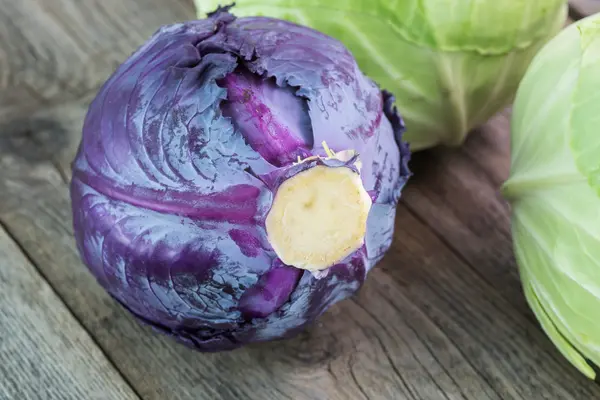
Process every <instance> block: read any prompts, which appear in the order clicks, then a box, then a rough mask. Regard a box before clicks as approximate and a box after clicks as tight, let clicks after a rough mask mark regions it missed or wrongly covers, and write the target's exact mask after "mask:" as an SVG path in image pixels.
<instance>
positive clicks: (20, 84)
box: [0, 0, 600, 400]
mask: <svg viewBox="0 0 600 400" xmlns="http://www.w3.org/2000/svg"><path fill="white" fill-rule="evenodd" d="M578 3H579V5H581V4H583V3H582V2H578ZM590 4H591V3H590ZM191 18H194V12H193V8H192V4H191V1H186V0H19V1H13V0H0V399H18V400H20V399H71V398H72V399H130V398H138V397H139V398H143V399H161V400H162V399H169V400H170V399H207V400H208V399H211V400H212V399H223V400H225V399H226V400H233V399H257V400H258V399H260V400H266V399H294V400H304V399H306V400H309V399H311V400H312V399H319V400H320V399H340V400H341V399H359V400H361V399H371V400H376V399H409V400H421V399H431V400H438V399H440V400H444V399H446V400H454V399H461V400H467V399H469V400H470V399H473V400H485V399H494V400H500V399H523V400H530V399H534V400H535V399H549V400H555V399H582V400H583V399H585V400H588V399H594V398H600V387H599V386H598V385H596V384H595V383H593V382H591V381H588V380H586V379H585V378H583V377H582V376H581V375H580V374H579V373H578V372H577V371H576V370H575V369H574V368H572V367H571V366H570V365H569V364H568V363H567V362H566V361H565V360H564V359H563V358H562V357H561V356H560V354H559V353H558V351H557V350H556V349H555V348H554V346H553V345H552V344H551V343H550V342H549V340H548V339H547V338H546V337H545V335H544V334H543V332H542V331H541V329H540V328H539V326H538V324H537V322H536V320H535V318H534V317H533V315H532V313H531V312H530V310H529V308H528V306H527V304H526V303H525V300H524V298H523V295H522V292H521V287H520V282H519V278H518V273H517V268H516V265H515V262H514V259H513V256H512V247H511V242H510V230H509V214H508V210H507V207H506V204H505V203H504V202H503V201H502V200H501V198H500V197H499V195H498V190H497V188H498V185H499V184H500V183H501V182H502V181H503V180H504V179H505V178H506V176H507V173H508V162H509V157H508V150H509V149H508V118H509V110H507V111H506V112H504V113H502V114H500V115H498V116H497V117H495V118H494V119H492V120H491V121H489V123H488V124H486V125H485V126H484V127H482V128H481V129H479V130H478V131H477V132H474V134H473V135H472V136H471V138H470V139H469V141H468V142H467V143H466V144H465V146H464V147H463V148H461V149H458V150H452V151H449V150H442V149H436V150H432V151H427V152H423V153H420V154H418V155H416V156H415V158H414V161H413V163H412V167H413V169H414V171H415V173H416V176H415V179H413V181H412V182H411V183H410V185H409V186H408V187H407V188H406V191H405V192H404V195H403V199H402V201H401V204H400V206H399V208H398V217H397V222H396V234H395V237H396V239H395V242H394V244H393V247H392V249H391V250H390V252H389V254H388V255H387V256H386V258H385V259H384V260H383V261H382V262H381V264H380V265H379V266H378V267H377V268H376V269H375V270H374V271H373V272H372V273H371V274H370V276H369V279H368V281H367V283H366V284H365V286H364V287H363V289H362V290H361V291H360V292H359V293H358V294H357V295H356V296H355V297H354V298H352V299H349V300H347V301H344V302H342V303H339V304H338V305H336V306H334V307H333V308H332V309H330V310H329V311H328V312H327V313H326V314H325V315H324V316H323V317H322V318H321V319H320V320H319V321H318V322H317V323H315V324H314V325H313V326H311V327H310V328H309V329H307V330H306V331H305V332H304V333H302V334H301V335H299V336H298V337H296V338H294V339H291V340H288V341H285V342H278V343H270V344H263V345H255V346H250V347H248V348H244V349H240V350H236V351H232V352H228V353H221V354H201V353H196V352H192V351H190V350H189V349H187V348H184V347H182V346H180V345H178V344H175V343H174V342H172V341H171V340H170V339H168V338H165V337H162V336H158V335H156V334H154V333H152V332H151V331H150V330H149V329H148V328H146V327H143V326H140V325H139V324H138V323H137V322H135V321H134V320H133V319H132V317H131V316H130V315H128V314H127V313H126V312H125V311H124V310H123V309H122V308H121V307H119V306H118V305H117V304H116V303H115V302H114V301H113V300H111V299H110V298H109V296H108V295H107V294H106V293H105V292H104V291H103V290H102V289H101V288H100V287H99V286H98V285H97V284H96V282H95V281H94V279H93V278H92V276H91V275H90V274H89V273H88V272H87V270H86V269H85V267H84V266H83V265H82V264H81V262H80V260H79V257H78V256H77V253H76V249H75V245H74V242H73V238H72V231H71V215H70V205H69V197H68V187H67V182H68V179H69V176H70V170H69V163H70V161H71V159H72V158H73V155H74V152H75V149H76V146H77V144H78V141H79V137H80V129H81V123H82V118H83V116H84V114H85V111H86V107H87V104H88V102H89V100H90V99H91V97H92V96H93V95H94V93H95V91H96V90H97V88H98V85H99V84H101V83H102V82H103V81H104V80H105V79H106V78H107V76H108V75H109V74H110V73H111V72H112V70H113V69H114V67H115V66H116V65H117V64H118V63H119V62H121V61H123V60H124V59H125V58H126V57H127V56H128V54H130V53H131V51H132V50H133V49H135V47H136V46H138V45H139V44H141V43H142V42H143V41H144V40H145V39H146V38H147V37H148V36H149V35H150V34H151V33H153V32H154V31H155V30H156V29H157V28H158V27H159V26H160V25H163V24H168V23H173V22H176V21H181V20H185V19H191Z"/></svg>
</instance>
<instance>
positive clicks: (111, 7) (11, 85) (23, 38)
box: [0, 0, 194, 119]
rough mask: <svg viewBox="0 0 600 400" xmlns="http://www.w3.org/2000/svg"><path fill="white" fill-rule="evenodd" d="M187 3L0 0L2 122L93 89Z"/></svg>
mask: <svg viewBox="0 0 600 400" xmlns="http://www.w3.org/2000/svg"><path fill="white" fill-rule="evenodd" d="M192 18H194V10H193V6H192V2H191V1H189V0H169V1H168V6H166V4H165V2H164V0H137V1H131V0H129V1H122V0H85V1H73V0H19V1H13V0H0V119H1V118H2V117H6V118H8V117H18V116H24V115H27V114H28V113H30V112H32V111H33V110H36V109H38V108H40V107H42V106H44V105H46V104H56V103H58V102H63V101H68V100H72V99H76V98H79V97H81V96H82V95H84V94H86V93H89V92H93V91H95V89H96V88H97V87H98V86H99V85H100V84H102V82H104V80H105V79H106V78H107V77H108V75H109V74H110V73H111V72H112V71H113V70H114V68H115V67H116V66H117V65H118V64H119V63H120V62H122V61H123V60H124V59H125V58H126V57H127V56H128V55H129V54H130V53H131V52H132V51H133V50H134V49H135V48H136V47H138V46H139V45H141V44H142V43H143V42H144V40H146V39H147V38H148V37H149V36H150V35H151V34H152V33H154V32H155V31H156V30H157V29H158V28H159V27H160V26H161V25H164V24H170V23H174V22H179V21H182V20H185V19H192Z"/></svg>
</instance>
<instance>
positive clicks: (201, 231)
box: [71, 8, 410, 351]
mask: <svg viewBox="0 0 600 400" xmlns="http://www.w3.org/2000/svg"><path fill="white" fill-rule="evenodd" d="M393 103H394V99H393V97H392V96H391V95H390V94H389V93H387V92H383V91H381V90H380V89H379V88H378V86H377V85H376V84H375V83H374V82H373V81H372V80H370V79H369V78H367V77H366V76H365V75H364V74H363V73H362V72H361V71H360V69H359V68H358V66H357V64H356V61H355V60H354V58H353V57H352V55H351V53H350V52H349V51H348V50H347V49H346V48H345V47H344V46H343V45H342V44H341V43H340V42H339V41H337V40H335V39H333V38H331V37H329V36H326V35H324V34H322V33H320V32H317V31H315V30H313V29H310V28H307V27H300V26H297V25H294V24H292V23H290V22H287V21H282V20H277V19H272V18H264V17H261V18H253V17H252V18H236V17H235V16H234V15H233V14H231V13H230V12H229V11H228V9H227V8H224V9H218V10H217V11H215V12H214V13H211V15H210V16H209V17H208V18H205V19H202V20H197V21H188V22H184V23H179V24H174V25H170V26H165V27H162V28H161V29H160V30H159V31H158V32H156V33H155V34H154V35H153V36H152V37H151V38H149V39H148V40H147V41H146V43H144V44H143V45H142V46H141V47H140V48H139V49H137V50H136V51H135V52H134V53H133V54H132V55H131V56H130V57H129V58H128V59H127V60H125V61H124V62H123V64H122V65H120V66H119V67H118V69H117V70H116V71H115V72H114V73H113V74H112V76H110V77H109V78H108V80H107V81H106V83H105V84H104V85H103V86H102V88H101V89H100V91H99V92H98V94H97V96H96V97H95V99H94V100H93V102H92V103H91V104H90V107H89V111H88V113H87V116H86V118H85V122H84V126H83V135H82V140H81V144H80V147H79V151H78V153H77V155H76V158H75V160H74V162H73V179H72V182H71V199H72V208H73V220H74V232H75V239H76V243H77V247H78V250H79V252H80V255H81V258H82V259H83V261H84V263H85V264H86V265H87V267H88V268H89V270H90V271H91V272H92V273H93V275H94V276H95V277H96V278H97V280H98V282H99V284H100V285H101V286H102V287H104V288H105V289H106V290H107V292H108V293H109V294H110V295H111V296H112V297H113V298H114V299H115V300H116V301H118V302H119V303H120V304H122V305H123V307H125V308H126V309H127V310H129V311H130V312H131V313H132V314H133V315H135V316H136V317H137V318H139V320H141V321H143V322H145V323H147V324H149V325H151V326H152V327H153V328H154V329H156V330H157V331H159V332H162V333H165V334H168V335H171V336H173V337H174V338H176V339H177V340H179V341H180V342H182V343H185V344H187V345H189V346H190V347H192V348H194V349H198V350H201V351H219V350H228V349H234V348H236V347H240V346H242V345H245V344H248V343H253V342H264V341H268V340H274V339H282V338H287V337H290V336H292V335H294V334H296V333H298V332H300V331H301V330H303V329H304V328H305V327H306V326H307V325H308V324H310V323H311V322H312V321H313V320H314V319H315V318H317V317H318V316H319V315H321V314H322V313H323V312H325V311H326V310H327V309H328V307H330V306H331V305H332V304H334V303H336V302H338V301H340V300H342V299H344V298H346V297H348V296H350V295H352V294H353V293H354V292H355V291H356V290H358V288H360V286H361V285H362V283H363V282H364V281H365V279H366V277H367V273H368V272H369V271H370V270H371V268H372V267H373V266H374V265H375V264H376V263H377V262H378V261H379V260H381V258H382V257H383V256H384V254H385V252H386V251H387V249H388V248H389V247H390V244H391V241H392V236H393V232H394V216H395V211H396V205H397V202H398V200H399V198H400V193H401V190H402V188H403V186H404V184H405V183H406V180H407V179H408V177H409V175H410V172H409V170H408V166H407V163H408V160H409V150H408V146H407V145H406V143H405V142H403V141H402V134H403V132H404V125H403V122H402V119H401V117H400V115H399V114H398V113H397V111H396V108H395V107H394V105H393Z"/></svg>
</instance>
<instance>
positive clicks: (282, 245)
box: [266, 166, 371, 271]
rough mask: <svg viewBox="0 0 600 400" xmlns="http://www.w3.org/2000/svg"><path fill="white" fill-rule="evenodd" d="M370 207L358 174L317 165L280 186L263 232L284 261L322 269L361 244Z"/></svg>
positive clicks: (307, 267)
mask: <svg viewBox="0 0 600 400" xmlns="http://www.w3.org/2000/svg"><path fill="white" fill-rule="evenodd" d="M370 208H371V198H370V197H369V195H368V193H367V191H366V190H365V188H364V187H363V185H362V181H361V179H360V175H359V174H357V173H356V172H354V171H352V170H351V169H350V168H347V167H326V166H316V167H313V168H311V169H308V170H306V171H303V172H300V173H299V174H297V175H295V176H293V177H292V178H290V179H288V180H287V181H285V182H284V183H283V184H282V185H281V186H280V188H279V190H278V191H277V194H276V195H275V199H274V201H273V206H272V208H271V211H270V212H269V214H268V215H267V219H266V229H267V235H268V237H269V240H270V242H271V245H272V246H273V249H274V250H275V252H276V253H277V256H278V257H279V258H280V259H281V261H283V263H284V264H287V265H291V266H294V267H296V268H302V269H306V270H310V271H318V270H323V269H326V268H328V267H330V266H332V265H334V264H336V263H337V262H340V261H341V260H343V259H344V258H346V257H347V256H348V255H349V254H351V253H352V252H354V251H356V250H357V249H358V248H359V247H360V246H362V245H363V243H364V237H365V233H366V230H367V217H368V215H369V210H370Z"/></svg>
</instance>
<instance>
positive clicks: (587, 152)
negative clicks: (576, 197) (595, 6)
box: [570, 14, 600, 194]
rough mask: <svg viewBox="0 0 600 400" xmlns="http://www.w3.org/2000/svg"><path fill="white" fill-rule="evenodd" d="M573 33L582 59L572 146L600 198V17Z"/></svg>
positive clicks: (574, 112)
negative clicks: (577, 40)
mask: <svg viewBox="0 0 600 400" xmlns="http://www.w3.org/2000/svg"><path fill="white" fill-rule="evenodd" d="M575 28H576V29H575ZM572 30H573V31H574V32H573V35H574V34H575V33H576V34H578V35H579V43H580V46H578V47H579V48H580V51H581V57H580V65H579V68H578V72H579V75H578V80H577V86H576V88H575V93H574V95H573V105H572V110H571V120H570V131H571V146H572V148H573V153H574V157H575V162H576V163H577V167H578V168H579V169H580V171H581V173H582V174H583V175H585V176H586V178H587V179H588V181H589V183H590V185H592V187H594V188H595V189H596V190H597V191H598V193H599V194H600V157H599V156H598V155H599V154H600V135H598V126H599V125H600V112H599V109H600V73H599V71H600V14H596V15H593V16H590V17H588V18H585V19H584V20H582V21H580V22H579V23H578V24H577V26H576V27H574V28H573V29H572Z"/></svg>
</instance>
